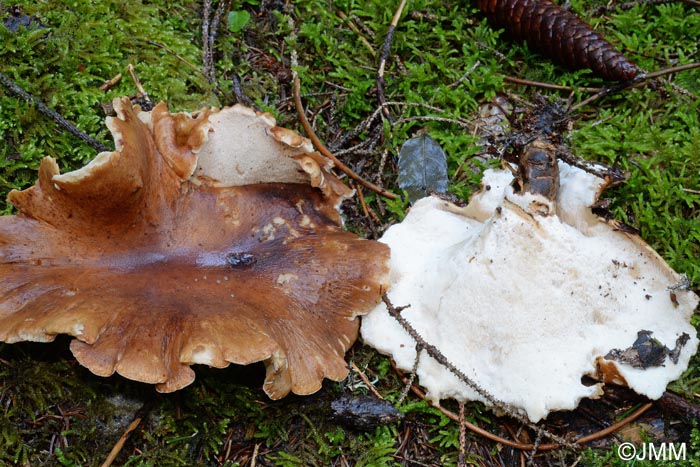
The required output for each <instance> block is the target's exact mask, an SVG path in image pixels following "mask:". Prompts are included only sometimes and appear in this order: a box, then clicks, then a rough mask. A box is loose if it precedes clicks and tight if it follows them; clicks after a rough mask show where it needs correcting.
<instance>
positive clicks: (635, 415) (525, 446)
mask: <svg viewBox="0 0 700 467" xmlns="http://www.w3.org/2000/svg"><path fill="white" fill-rule="evenodd" d="M391 365H392V367H393V368H394V371H396V373H397V374H398V375H399V378H401V381H403V382H404V383H405V382H406V381H408V378H407V377H406V376H405V375H404V374H403V373H402V372H401V371H400V370H399V369H398V368H397V367H396V365H395V364H394V362H393V361H392V362H391ZM411 391H412V392H413V393H414V394H415V395H417V396H418V397H420V398H421V399H423V400H425V393H424V392H423V391H421V389H420V388H418V387H417V386H416V385H415V384H414V385H413V386H411ZM431 405H432V406H433V407H435V408H436V409H438V410H439V411H440V412H442V414H443V415H445V416H446V417H447V418H449V419H450V420H453V421H455V422H457V423H460V419H459V415H457V414H456V413H454V412H452V411H451V410H448V409H446V408H444V407H443V406H441V405H435V404H432V403H431ZM651 406H652V403H651V402H649V403H647V404H644V405H643V406H642V407H640V408H638V409H637V410H635V411H634V412H632V413H631V414H630V415H629V416H627V417H626V418H624V419H623V420H620V421H619V422H617V423H615V424H613V425H610V426H609V427H607V428H605V429H603V430H600V431H596V432H595V433H591V434H590V435H588V436H584V437H582V438H579V439H577V440H575V441H574V442H573V443H567V445H561V444H555V443H549V444H541V445H540V446H539V447H538V448H537V450H538V451H540V452H542V451H552V450H554V449H559V448H562V447H568V444H573V445H574V448H578V445H583V444H585V443H590V442H591V441H595V440H597V439H600V438H604V437H605V436H607V435H609V434H611V433H613V432H615V431H617V430H619V429H620V428H622V427H623V426H625V425H627V424H628V423H631V422H633V421H634V420H636V419H637V418H639V417H640V416H641V415H642V414H643V413H644V412H646V411H647V410H649V409H650V408H651ZM464 426H465V427H467V428H468V429H469V430H470V431H472V432H474V433H476V434H478V435H480V436H483V437H484V438H487V439H490V440H491V441H495V442H497V443H501V444H503V445H505V446H510V447H512V448H514V449H520V450H522V451H531V450H532V448H533V446H534V444H531V443H520V442H517V441H511V440H509V439H506V438H503V437H501V436H498V435H496V434H494V433H491V432H490V431H486V430H484V429H483V428H481V427H479V426H477V425H474V424H472V423H470V422H468V421H467V420H465V421H464ZM543 434H546V433H543Z"/></svg>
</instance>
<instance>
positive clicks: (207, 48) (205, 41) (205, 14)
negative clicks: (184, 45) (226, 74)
mask: <svg viewBox="0 0 700 467" xmlns="http://www.w3.org/2000/svg"><path fill="white" fill-rule="evenodd" d="M210 15H211V0H204V2H203V4H202V68H204V75H205V76H206V77H207V81H209V82H210V83H213V82H214V57H213V54H212V50H211V44H210V43H209V21H210V20H209V16H210Z"/></svg>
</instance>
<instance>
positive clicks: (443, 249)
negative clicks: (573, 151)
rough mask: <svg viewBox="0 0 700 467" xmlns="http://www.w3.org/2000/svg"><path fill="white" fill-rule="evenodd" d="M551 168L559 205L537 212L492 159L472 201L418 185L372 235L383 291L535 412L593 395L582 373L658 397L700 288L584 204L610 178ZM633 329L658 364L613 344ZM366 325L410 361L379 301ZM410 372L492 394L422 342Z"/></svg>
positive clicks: (458, 357)
mask: <svg viewBox="0 0 700 467" xmlns="http://www.w3.org/2000/svg"><path fill="white" fill-rule="evenodd" d="M560 177H561V188H560V191H559V196H558V198H557V202H556V205H557V206H556V214H551V215H548V216H545V215H541V214H540V213H542V212H543V211H542V209H541V206H542V205H543V204H546V203H548V202H549V201H548V200H547V199H545V198H544V197H540V196H537V195H531V194H529V193H526V194H525V195H519V194H515V193H514V191H513V188H512V186H511V182H512V180H513V176H512V174H511V173H510V172H509V171H503V170H489V171H487V172H486V173H485V174H484V179H483V186H484V187H483V188H482V190H481V191H480V192H479V193H477V194H476V195H475V196H473V197H472V199H471V200H470V203H469V205H468V206H467V207H465V208H459V207H457V206H455V205H453V204H451V203H448V202H446V201H443V200H440V199H438V198H434V197H430V198H424V199H422V200H420V201H418V202H417V203H416V204H415V205H414V206H413V208H412V209H411V211H410V212H409V214H408V215H407V217H406V219H405V220H404V221H403V222H402V223H401V224H398V225H395V226H393V227H391V228H390V229H389V230H388V231H387V232H386V234H385V235H384V237H383V238H382V240H381V241H382V242H384V243H386V244H388V245H389V246H390V247H391V261H390V269H391V280H390V281H391V286H390V289H389V290H390V291H389V298H390V300H391V301H392V302H393V304H394V305H395V306H403V305H410V308H407V309H405V310H404V311H403V312H402V315H403V316H404V317H405V318H406V319H407V320H408V321H409V322H410V323H411V324H412V325H413V326H414V327H415V328H416V329H417V330H418V332H419V333H420V334H421V335H422V336H423V338H424V339H425V340H426V341H427V342H428V343H430V344H432V345H434V346H436V347H437V348H438V349H440V351H441V352H442V353H443V354H444V355H445V356H446V357H447V359H448V360H450V361H451V362H452V363H453V364H455V365H456V366H457V367H458V368H459V369H461V370H462V371H463V372H464V373H465V374H466V375H467V376H468V377H469V378H471V379H472V380H474V381H475V382H476V383H477V384H478V385H479V386H480V387H481V388H483V389H484V390H485V391H487V392H488V393H490V394H491V395H493V396H494V397H495V398H496V399H499V400H501V401H504V402H505V403H507V404H509V405H512V406H513V407H515V408H516V409H517V410H520V411H522V412H524V413H525V414H527V416H528V417H529V418H530V420H532V421H538V420H540V419H542V418H543V417H546V416H547V414H548V413H550V412H551V411H554V410H567V409H573V408H575V407H576V406H577V404H578V402H579V401H580V399H581V398H583V397H596V396H598V395H600V394H601V392H602V391H601V386H602V384H603V383H602V382H600V383H597V384H594V385H585V384H583V383H582V382H581V378H582V376H584V375H591V376H594V377H595V376H599V377H602V379H603V380H608V381H610V380H614V381H616V382H618V383H626V384H627V385H628V386H629V387H630V388H632V389H634V390H635V391H637V392H639V393H640V394H644V395H646V396H648V397H650V398H652V399H654V398H658V397H660V396H661V395H662V393H663V392H664V390H665V388H666V385H667V384H668V383H669V382H670V381H672V380H674V379H676V378H678V377H679V376H680V375H681V373H682V372H683V371H684V370H685V369H686V368H687V366H688V362H689V360H690V357H691V356H692V355H693V354H694V353H695V351H696V349H697V347H698V339H697V337H696V331H695V329H694V328H693V326H692V325H691V324H690V323H689V321H690V316H691V315H692V313H693V310H694V309H695V307H696V306H697V304H698V297H697V296H696V295H695V294H694V293H692V292H691V291H688V290H684V289H678V290H674V287H676V286H677V285H678V284H679V283H681V282H682V276H680V275H679V274H677V273H676V272H674V271H673V270H672V269H671V268H670V267H669V266H668V265H667V264H666V263H665V262H664V261H663V259H662V258H661V257H660V256H659V255H658V254H657V253H656V252H655V251H654V250H653V249H652V248H651V247H649V246H648V245H647V244H646V243H644V241H643V240H641V238H639V237H638V236H637V235H635V234H632V233H628V232H625V231H622V230H619V229H618V228H616V227H619V224H611V223H606V222H605V221H604V220H603V219H601V218H599V217H598V216H596V215H594V214H593V213H592V212H591V209H590V206H591V205H592V204H593V203H594V202H595V201H596V200H597V198H598V195H599V192H600V191H601V190H602V188H603V187H604V186H605V181H604V180H603V179H601V178H599V177H596V176H595V175H591V174H589V173H586V172H584V171H582V170H580V169H578V168H575V167H571V166H569V165H567V164H564V163H561V164H560ZM553 211H554V210H550V211H549V212H550V213H551V212H553ZM672 291H673V296H671V293H672ZM640 331H650V332H651V333H652V334H651V337H653V338H654V339H656V341H655V342H656V344H657V350H658V351H659V352H660V358H659V359H658V360H659V361H660V363H661V364H660V365H658V366H656V364H647V365H642V366H646V368H642V367H640V365H634V364H633V363H631V362H630V361H625V359H624V358H621V357H620V355H621V354H622V353H624V352H625V350H629V351H630V352H632V351H634V350H635V348H632V346H633V344H634V343H635V341H636V340H637V338H638V332H640ZM361 332H362V336H363V338H364V341H365V342H366V343H367V344H369V345H371V346H373V347H375V348H376V349H378V350H379V351H380V352H382V353H385V354H388V355H391V356H392V357H393V358H394V360H395V361H396V364H397V365H398V367H399V368H401V369H403V370H411V368H412V367H413V364H414V360H415V357H416V351H415V342H414V341H413V340H412V338H411V337H410V336H409V335H408V334H407V333H406V332H405V331H404V329H403V328H402V327H401V326H400V325H399V324H398V323H397V322H396V321H395V320H394V319H393V318H392V317H390V316H389V315H388V313H387V312H386V309H385V307H384V305H379V306H378V307H377V308H375V309H374V310H373V311H372V312H371V313H370V314H369V315H368V316H366V317H364V318H363V324H362V329H361ZM684 336H687V337H684ZM677 342H678V344H677ZM614 349H617V353H616V352H614V351H613V350H614ZM674 349H675V350H676V352H673V351H672V350H674ZM611 351H613V352H611ZM628 353H629V352H628ZM657 353H658V352H657ZM615 355H617V360H615V359H613V357H614V356H615ZM606 356H608V358H610V359H612V360H610V359H606ZM657 357H659V355H657ZM674 360H675V362H674ZM417 374H418V377H419V380H420V384H421V385H422V386H423V387H425V388H426V390H427V396H428V398H429V399H431V400H432V401H434V402H439V400H440V399H445V398H455V399H459V400H483V401H484V402H486V403H487V404H488V401H486V400H484V398H483V397H481V396H479V395H477V394H476V393H475V392H474V391H473V390H471V389H469V388H468V387H467V386H466V385H464V384H463V383H461V382H460V381H459V380H458V379H457V378H456V377H455V376H454V375H452V374H451V373H450V372H449V371H448V370H447V369H445V368H444V367H443V366H441V365H440V364H438V363H437V362H436V361H435V360H433V359H432V358H430V357H429V356H427V355H425V354H423V355H421V358H420V364H419V366H418V371H417Z"/></svg>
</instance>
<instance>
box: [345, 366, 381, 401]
mask: <svg viewBox="0 0 700 467" xmlns="http://www.w3.org/2000/svg"><path fill="white" fill-rule="evenodd" d="M350 366H351V367H352V370H353V371H354V372H355V373H357V375H358V376H359V377H360V379H361V380H362V382H363V383H365V384H366V385H367V387H368V388H369V390H370V391H372V394H374V395H375V396H377V398H378V399H384V398H383V397H382V395H381V394H379V392H378V391H377V389H376V388H375V387H374V384H372V382H371V381H370V380H369V378H367V375H366V374H364V373H363V372H362V370H360V369H359V368H358V367H357V365H355V362H350Z"/></svg>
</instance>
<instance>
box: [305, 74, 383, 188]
mask: <svg viewBox="0 0 700 467" xmlns="http://www.w3.org/2000/svg"><path fill="white" fill-rule="evenodd" d="M300 88H301V84H300V83H299V76H297V75H296V74H295V75H294V86H293V94H294V105H295V107H296V110H297V115H298V116H299V121H300V122H301V125H302V126H303V127H304V131H306V134H307V135H308V136H309V139H311V142H312V143H313V144H314V146H316V149H318V151H319V152H320V153H321V154H323V155H324V156H326V157H327V158H328V159H330V160H331V161H332V162H333V164H334V165H335V166H336V167H338V169H340V170H341V171H342V172H343V173H344V174H345V175H347V176H348V177H350V178H352V179H353V180H355V181H356V182H358V183H359V184H361V185H362V186H364V187H365V188H368V189H370V190H372V191H374V192H375V193H377V194H380V195H382V196H384V197H386V198H389V199H396V195H395V194H394V193H392V192H390V191H387V190H385V189H384V188H382V187H380V186H377V185H375V184H374V183H371V182H368V181H367V180H365V179H363V178H362V177H360V176H359V175H357V174H356V173H355V172H353V171H352V169H350V167H348V166H346V165H345V164H343V163H342V162H340V161H339V160H338V158H337V157H335V156H334V155H333V154H332V153H331V152H330V151H329V150H328V148H326V146H325V145H324V144H323V143H322V142H321V140H320V139H318V136H316V133H315V132H314V130H313V129H312V128H311V125H310V124H309V121H308V120H307V119H306V115H305V113H304V106H303V105H302V103H301V95H300V94H301V93H300Z"/></svg>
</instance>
